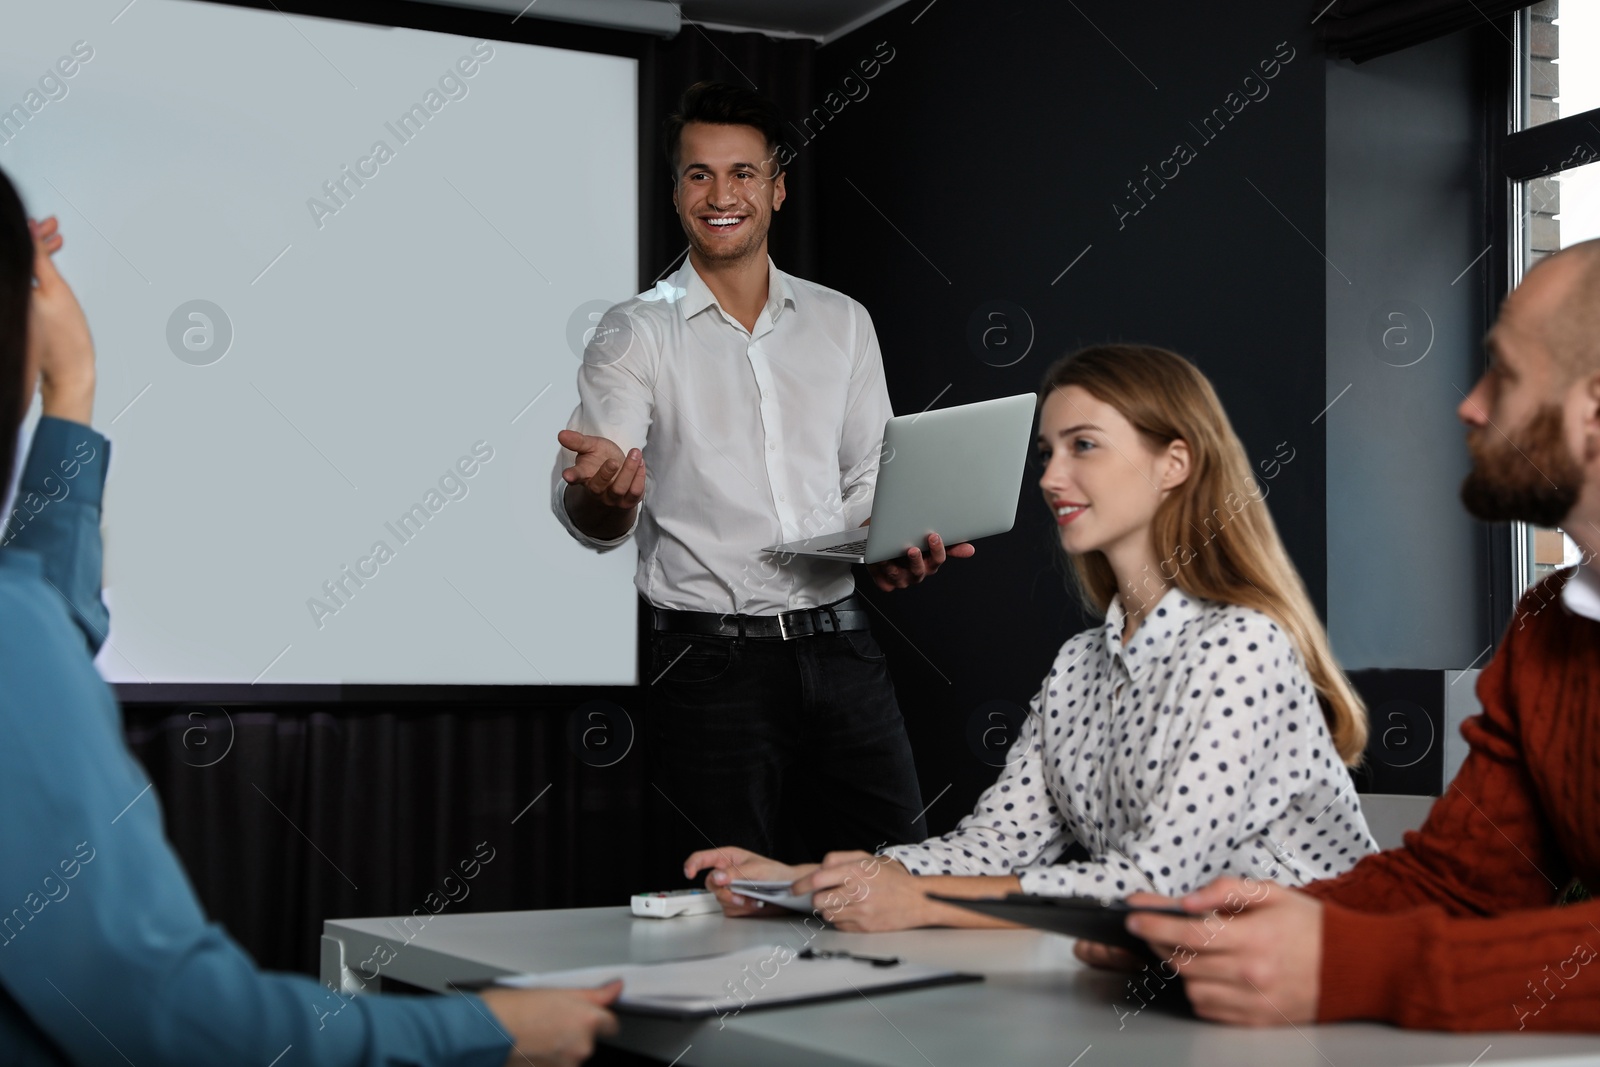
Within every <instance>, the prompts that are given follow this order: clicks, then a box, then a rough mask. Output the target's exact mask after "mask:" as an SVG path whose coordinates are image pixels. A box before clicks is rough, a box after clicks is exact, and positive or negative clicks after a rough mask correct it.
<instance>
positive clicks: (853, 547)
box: [817, 537, 867, 556]
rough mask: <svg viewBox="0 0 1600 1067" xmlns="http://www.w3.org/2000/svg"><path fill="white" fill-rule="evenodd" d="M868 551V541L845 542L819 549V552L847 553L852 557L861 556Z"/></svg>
mask: <svg viewBox="0 0 1600 1067" xmlns="http://www.w3.org/2000/svg"><path fill="white" fill-rule="evenodd" d="M866 550H867V539H866V538H865V537H863V538H862V539H861V540H859V541H844V542H841V543H839V544H837V545H828V546H827V547H826V548H819V549H817V551H818V552H845V553H848V554H849V555H852V556H859V555H861V553H863V552H865V551H866Z"/></svg>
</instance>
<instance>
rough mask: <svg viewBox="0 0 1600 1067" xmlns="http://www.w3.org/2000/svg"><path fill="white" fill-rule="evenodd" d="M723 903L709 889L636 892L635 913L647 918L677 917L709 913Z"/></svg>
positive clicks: (716, 909)
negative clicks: (718, 901)
mask: <svg viewBox="0 0 1600 1067" xmlns="http://www.w3.org/2000/svg"><path fill="white" fill-rule="evenodd" d="M721 910H722V905H721V904H718V903H717V898H716V897H715V896H714V895H712V893H711V891H710V890H707V889H669V890H666V891H664V892H661V893H635V894H634V895H633V913H634V914H635V915H640V916H643V917H644V918H647V919H675V918H677V917H678V916H680V915H709V914H711V913H712V912H714V911H721Z"/></svg>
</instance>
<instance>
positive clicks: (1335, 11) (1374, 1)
mask: <svg viewBox="0 0 1600 1067" xmlns="http://www.w3.org/2000/svg"><path fill="white" fill-rule="evenodd" d="M1535 2H1536V0H1334V3H1332V4H1331V5H1329V4H1324V3H1322V2H1320V0H1315V2H1313V4H1312V9H1311V14H1312V23H1313V25H1315V26H1316V28H1317V36H1318V38H1319V39H1321V40H1322V42H1323V43H1324V44H1325V45H1326V46H1327V49H1328V54H1329V55H1331V56H1333V57H1335V58H1336V59H1352V60H1354V61H1355V62H1357V63H1361V62H1363V61H1365V60H1368V59H1376V58H1377V57H1378V56H1382V55H1388V54H1389V53H1390V52H1398V51H1399V50H1400V49H1402V48H1410V47H1411V46H1412V45H1414V44H1421V43H1422V42H1424V41H1431V40H1433V39H1434V38H1435V37H1443V36H1444V35H1445V34H1447V33H1454V32H1455V31H1456V30H1464V29H1466V28H1467V27H1468V26H1476V25H1478V24H1480V23H1483V22H1490V23H1493V22H1494V21H1495V20H1497V19H1500V18H1502V17H1504V16H1506V15H1509V14H1511V13H1512V12H1514V11H1521V10H1522V9H1523V8H1525V7H1531V6H1533V4H1534V3H1535Z"/></svg>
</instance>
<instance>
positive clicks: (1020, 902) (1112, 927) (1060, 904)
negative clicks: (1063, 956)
mask: <svg viewBox="0 0 1600 1067" xmlns="http://www.w3.org/2000/svg"><path fill="white" fill-rule="evenodd" d="M927 896H928V899H929V900H937V901H939V902H940V903H942V904H954V905H955V906H956V907H959V908H966V909H967V910H968V911H975V912H978V913H979V914H981V915H988V916H991V917H993V918H996V919H1004V920H1006V921H1007V922H1014V923H1020V924H1021V925H1023V926H1033V927H1037V928H1038V929H1040V930H1048V931H1050V932H1051V933H1054V934H1064V935H1066V936H1067V937H1075V938H1078V939H1080V940H1083V941H1098V942H1099V943H1100V944H1102V945H1113V946H1115V947H1117V948H1121V949H1127V950H1128V951H1129V952H1134V953H1138V954H1140V955H1146V956H1147V955H1149V954H1150V946H1149V945H1148V944H1146V943H1145V941H1144V940H1143V939H1142V938H1138V937H1135V936H1133V935H1132V934H1130V933H1128V930H1127V927H1126V926H1125V925H1124V923H1125V922H1126V921H1127V918H1128V916H1129V915H1132V914H1133V913H1134V912H1137V911H1144V912H1150V913H1152V914H1155V915H1177V916H1182V917H1185V918H1190V919H1200V918H1204V916H1201V915H1195V914H1193V913H1192V912H1187V911H1184V910H1183V909H1182V908H1161V907H1148V908H1141V907H1134V906H1132V905H1130V904H1128V902H1127V901H1125V900H1112V901H1102V900H1098V899H1096V898H1095V897H1047V896H1039V895H1036V894H1033V893H1010V894H1007V895H1006V896H1004V897H990V898H979V899H968V898H966V897H945V896H940V895H938V894H937V893H929V894H928V895H927Z"/></svg>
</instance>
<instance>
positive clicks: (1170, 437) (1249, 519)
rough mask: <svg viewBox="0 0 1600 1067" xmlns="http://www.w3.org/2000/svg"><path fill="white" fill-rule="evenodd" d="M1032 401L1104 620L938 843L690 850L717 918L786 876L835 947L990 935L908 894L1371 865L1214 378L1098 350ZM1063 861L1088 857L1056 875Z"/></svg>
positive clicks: (1158, 881)
mask: <svg viewBox="0 0 1600 1067" xmlns="http://www.w3.org/2000/svg"><path fill="white" fill-rule="evenodd" d="M1042 395H1043V398H1044V399H1043V402H1042V404H1041V407H1040V417H1039V440H1038V448H1039V457H1040V460H1041V462H1042V464H1043V467H1044V473H1043V476H1042V477H1041V478H1040V479H1039V487H1040V489H1041V490H1042V491H1043V494H1044V499H1045V503H1046V505H1048V507H1049V509H1050V514H1051V516H1052V517H1053V518H1054V520H1055V523H1056V528H1057V532H1058V536H1059V539H1060V544H1061V548H1062V549H1063V551H1064V552H1065V553H1066V555H1067V557H1068V559H1069V560H1070V563H1071V567H1070V572H1071V575H1072V577H1073V579H1074V584H1075V585H1076V587H1077V589H1078V592H1079V593H1080V595H1081V596H1082V598H1083V600H1084V603H1085V604H1086V605H1087V606H1088V607H1089V608H1090V609H1091V610H1092V611H1093V612H1095V613H1096V614H1098V615H1103V616H1104V618H1105V622H1104V624H1103V625H1101V626H1099V627H1097V628H1094V629H1090V630H1087V631H1085V632H1083V633H1081V634H1078V635H1077V636H1075V637H1073V638H1071V639H1070V640H1068V641H1067V643H1066V644H1064V645H1063V646H1062V647H1061V651H1060V653H1059V655H1058V656H1057V657H1056V662H1055V665H1054V666H1053V667H1051V669H1050V673H1049V675H1048V676H1047V677H1046V678H1045V680H1044V684H1043V685H1042V686H1041V687H1040V690H1039V693H1038V695H1037V696H1035V697H1034V698H1033V701H1032V704H1031V708H1030V711H1029V714H1028V716H1027V719H1026V720H1025V722H1024V724H1023V727H1022V730H1021V733H1020V735H1019V736H1018V738H1017V740H1016V742H1015V744H1014V745H1013V747H1012V748H1011V750H1010V752H1009V754H1008V762H1007V765H1006V767H1005V770H1004V772H1003V773H1002V774H1001V776H1000V779H999V780H998V781H997V782H995V784H994V785H992V786H991V787H989V789H988V790H986V791H985V792H984V794H983V795H982V796H981V797H980V798H979V799H978V804H977V807H976V809H975V810H974V811H973V813H972V814H971V815H969V816H967V817H966V818H965V819H963V820H962V821H961V823H960V824H959V825H958V826H957V827H956V828H955V830H953V831H952V832H950V833H948V834H945V835H943V836H941V837H936V838H931V839H929V840H927V841H923V842H920V843H917V844H906V845H896V846H893V847H889V848H884V849H881V850H880V851H879V853H878V855H876V856H870V855H868V854H866V853H861V852H855V853H830V854H829V855H828V856H827V857H825V858H824V860H823V862H822V863H821V864H805V865H799V866H790V865H786V864H781V863H777V862H775V861H772V860H769V859H766V858H765V857H762V856H757V855H755V854H753V853H749V852H746V851H744V850H742V849H739V848H717V849H708V850H705V851H702V852H696V853H695V854H694V855H692V856H690V857H689V859H688V860H687V861H686V863H685V871H686V873H687V874H688V876H689V877H691V878H693V877H694V876H695V875H696V874H697V873H699V872H700V871H702V870H709V871H710V874H709V875H708V876H707V879H706V884H707V885H708V887H710V888H711V889H713V890H715V891H716V892H717V894H718V897H719V899H721V900H722V902H723V906H724V909H725V911H727V913H728V914H734V915H743V914H761V913H762V911H763V910H766V909H763V908H762V907H760V906H758V905H757V903H756V902H753V901H748V900H745V899H743V898H740V897H738V896H736V895H734V894H733V893H732V892H731V891H730V890H729V889H728V884H729V882H730V881H731V880H733V879H736V878H755V879H761V880H778V879H784V880H790V881H792V882H793V889H794V892H795V893H797V894H802V895H805V894H812V893H815V894H817V896H816V898H815V900H814V902H815V903H817V904H818V905H819V910H821V911H822V913H823V917H824V918H826V919H828V920H829V921H831V922H833V923H835V924H836V925H837V926H838V927H839V928H841V929H845V930H894V929H903V928H906V927H913V926H987V925H996V923H995V922H994V921H993V920H989V919H986V918H984V917H982V916H979V915H977V914H975V913H973V912H969V911H966V910H965V909H962V908H959V907H956V906H953V905H949V904H942V903H940V902H938V901H933V900H929V899H928V898H927V897H926V896H925V895H924V894H925V893H930V892H931V893H938V894H942V895H946V896H967V897H987V896H1000V895H1003V894H1005V893H1007V892H1026V893H1044V894H1053V895H1062V896H1095V897H1101V898H1121V897H1125V896H1127V895H1128V894H1130V893H1133V892H1136V891H1141V890H1144V891H1154V892H1157V893H1161V894H1163V895H1170V896H1178V895H1182V894H1183V893H1185V892H1188V891H1190V890H1192V889H1194V888H1196V887H1198V886H1201V885H1205V884H1206V883H1208V882H1210V881H1212V880H1213V879H1215V878H1217V877H1219V876H1221V875H1225V874H1234V875H1240V876H1251V877H1260V878H1273V879H1276V880H1277V881H1279V882H1281V883H1286V884H1291V885H1299V884H1303V883H1305V882H1308V881H1311V880H1313V879H1317V878H1327V877H1331V876H1333V875H1336V874H1339V873H1341V872H1343V871H1345V870H1347V869H1349V868H1350V867H1351V866H1353V865H1354V864H1355V862H1356V861H1357V860H1358V859H1360V858H1361V857H1362V856H1364V855H1366V854H1367V853H1369V852H1372V851H1375V850H1376V847H1377V846H1376V844H1375V842H1374V841H1373V839H1372V836H1371V834H1370V833H1369V832H1368V830H1367V825H1366V821H1365V820H1364V819H1363V817H1362V815H1361V809H1360V806H1359V804H1358V802H1357V800H1356V796H1355V789H1354V787H1353V785H1352V782H1351V779H1350V774H1349V771H1348V769H1347V768H1348V766H1349V765H1353V764H1354V763H1356V762H1357V761H1358V760H1359V758H1360V756H1361V752H1362V749H1363V747H1364V745H1365V742H1366V735H1367V724H1366V710H1365V708H1364V707H1363V705H1362V703H1361V699H1360V697H1359V696H1357V695H1356V693H1355V691H1354V690H1353V689H1352V688H1351V686H1350V683H1349V682H1348V680H1347V679H1346V678H1345V677H1344V674H1343V673H1342V672H1341V671H1340V669H1339V666H1338V664H1337V663H1336V662H1335V661H1334V659H1333V655H1332V653H1331V652H1330V651H1329V648H1328V640H1327V635H1326V633H1325V632H1324V631H1323V628H1322V625H1321V623H1320V622H1319V621H1318V619H1317V616H1316V613H1315V611H1314V610H1313V609H1312V606H1311V602H1310V598H1309V597H1308V596H1307V594H1306V590H1305V586H1304V585H1303V583H1302V582H1301V581H1300V578H1299V575H1298V574H1296V573H1295V570H1294V566H1293V564H1291V563H1290V562H1289V557H1288V554H1287V553H1286V552H1285V551H1284V549H1283V545H1282V543H1281V542H1280V541H1279V539H1278V534H1277V530H1276V528H1275V527H1274V525H1273V523H1272V518H1271V516H1270V515H1269V514H1268V512H1267V508H1266V506H1265V504H1264V503H1263V496H1264V494H1263V492H1262V490H1261V487H1260V486H1259V485H1258V483H1257V482H1256V480H1255V478H1254V477H1253V476H1252V473H1251V468H1250V464H1249V461H1248V460H1247V458H1246V456H1245V451H1244V448H1243V446H1242V445H1241V444H1240V442H1239V439H1238V437H1237V436H1236V435H1235V434H1234V432H1233V428H1232V426H1231V425H1230V424H1229V422H1228V417H1227V415H1226V414H1225V413H1224V412H1223V410H1222V405H1221V403H1220V402H1219V401H1218V400H1217V396H1216V393H1215V391H1214V390H1213V389H1212V388H1211V384H1210V382H1208V381H1207V380H1206V378H1205V377H1204V376H1203V375H1202V374H1201V373H1200V372H1199V371H1198V370H1196V369H1195V367H1194V366H1193V365H1192V364H1190V363H1189V362H1188V361H1187V360H1185V359H1183V358H1182V357H1180V356H1178V355H1175V354H1173V353H1171V352H1167V351H1165V350H1162V349H1159V348H1151V347H1146V346H1140V345H1103V346H1098V347H1094V348H1088V349H1085V350H1083V351H1081V352H1077V353H1075V354H1073V355H1071V356H1068V357H1066V358H1064V359H1062V360H1060V361H1059V362H1057V363H1056V364H1055V365H1054V366H1053V367H1051V368H1050V371H1049V372H1048V374H1047V375H1046V378H1045V381H1044V390H1043V394H1042ZM1074 845H1076V846H1079V850H1078V851H1079V854H1080V855H1081V853H1082V852H1087V854H1088V858H1087V859H1083V860H1078V861H1067V860H1064V859H1063V857H1064V855H1065V854H1066V853H1067V852H1068V851H1069V849H1072V848H1073V846H1074ZM829 891H832V892H829Z"/></svg>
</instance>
